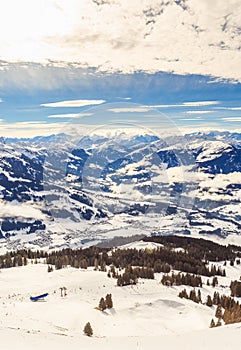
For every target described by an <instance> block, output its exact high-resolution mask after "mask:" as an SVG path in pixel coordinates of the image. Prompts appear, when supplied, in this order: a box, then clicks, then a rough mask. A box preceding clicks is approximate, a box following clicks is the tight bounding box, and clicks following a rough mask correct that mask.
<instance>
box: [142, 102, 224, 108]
mask: <svg viewBox="0 0 241 350" xmlns="http://www.w3.org/2000/svg"><path fill="white" fill-rule="evenodd" d="M219 103H220V102H219V101H194V102H183V103H180V104H167V105H150V106H145V107H150V108H175V107H203V106H212V105H218V104H219Z"/></svg>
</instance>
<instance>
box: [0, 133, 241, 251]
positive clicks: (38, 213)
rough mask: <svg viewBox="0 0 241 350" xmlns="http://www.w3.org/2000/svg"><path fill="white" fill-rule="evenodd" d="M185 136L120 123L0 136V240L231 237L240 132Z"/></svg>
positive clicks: (39, 243) (240, 207)
mask: <svg viewBox="0 0 241 350" xmlns="http://www.w3.org/2000/svg"><path fill="white" fill-rule="evenodd" d="M183 140H184V139H183V138H181V137H172V138H171V137H167V138H163V139H159V138H158V137H156V136H153V135H135V136H131V137H130V136H128V135H126V134H121V133H120V135H117V136H115V137H111V138H109V137H107V136H99V135H92V136H85V137H83V138H81V139H79V140H73V139H71V138H69V137H68V136H67V135H64V134H61V135H57V136H51V137H47V138H43V137H37V138H34V139H24V140H23V139H20V140H17V139H7V140H4V139H2V140H1V143H0V149H1V154H0V196H1V199H0V206H1V225H0V244H1V246H2V247H5V248H8V249H12V248H16V247H20V246H23V245H24V246H26V247H52V248H53V247H63V246H80V245H82V244H93V243H94V242H99V241H101V240H103V239H108V238H112V237H113V236H131V235H135V234H159V233H162V234H168V233H184V234H192V235H195V236H199V235H212V237H214V238H219V237H220V238H226V239H227V240H229V241H232V240H234V241H235V242H237V241H238V240H239V238H240V237H239V234H240V228H241V224H240V218H241V135H240V134H237V133H235V134H231V133H218V132H217V133H209V134H203V133H196V134H191V135H187V136H186V138H185V144H184V143H183ZM240 242H241V239H240Z"/></svg>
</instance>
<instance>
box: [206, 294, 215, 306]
mask: <svg viewBox="0 0 241 350" xmlns="http://www.w3.org/2000/svg"><path fill="white" fill-rule="evenodd" d="M206 305H207V306H209V307H212V306H213V301H212V298H211V297H210V295H208V296H207V302H206Z"/></svg>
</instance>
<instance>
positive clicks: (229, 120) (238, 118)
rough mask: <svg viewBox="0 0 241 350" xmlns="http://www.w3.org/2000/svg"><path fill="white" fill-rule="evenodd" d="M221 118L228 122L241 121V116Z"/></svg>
mask: <svg viewBox="0 0 241 350" xmlns="http://www.w3.org/2000/svg"><path fill="white" fill-rule="evenodd" d="M221 120H223V121H224V122H226V123H229V122H232V123H236V122H241V117H231V118H228V117H227V118H221Z"/></svg>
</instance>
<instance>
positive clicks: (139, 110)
mask: <svg viewBox="0 0 241 350" xmlns="http://www.w3.org/2000/svg"><path fill="white" fill-rule="evenodd" d="M150 110H151V108H149V107H144V106H143V107H142V106H140V107H123V108H110V109H109V111H110V112H114V113H145V112H149V111H150Z"/></svg>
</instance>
